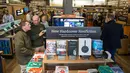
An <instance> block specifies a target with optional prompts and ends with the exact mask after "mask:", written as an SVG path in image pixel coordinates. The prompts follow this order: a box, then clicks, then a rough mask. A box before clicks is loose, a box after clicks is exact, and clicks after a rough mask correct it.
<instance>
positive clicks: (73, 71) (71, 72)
mask: <svg viewBox="0 0 130 73" xmlns="http://www.w3.org/2000/svg"><path fill="white" fill-rule="evenodd" d="M47 71H49V72H55V71H54V70H47ZM78 71H79V70H69V73H78ZM86 71H87V70H86Z"/></svg>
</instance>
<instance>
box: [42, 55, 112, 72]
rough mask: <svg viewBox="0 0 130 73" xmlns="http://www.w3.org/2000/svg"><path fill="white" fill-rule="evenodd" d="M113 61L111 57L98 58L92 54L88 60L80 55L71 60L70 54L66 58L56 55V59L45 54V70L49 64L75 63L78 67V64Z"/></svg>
mask: <svg viewBox="0 0 130 73" xmlns="http://www.w3.org/2000/svg"><path fill="white" fill-rule="evenodd" d="M110 62H113V61H112V60H111V59H96V58H95V57H94V56H91V57H90V58H89V59H88V60H83V59H81V57H80V56H77V59H76V60H70V59H69V56H66V59H65V60H58V56H54V59H52V60H48V59H47V56H44V60H43V65H42V66H43V71H45V70H46V66H47V64H53V65H55V66H57V64H60V65H63V64H73V65H75V67H76V64H106V63H110Z"/></svg>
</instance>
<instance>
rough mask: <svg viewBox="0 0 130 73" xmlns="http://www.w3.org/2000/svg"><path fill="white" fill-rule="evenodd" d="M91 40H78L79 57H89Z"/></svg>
mask: <svg viewBox="0 0 130 73" xmlns="http://www.w3.org/2000/svg"><path fill="white" fill-rule="evenodd" d="M91 42H92V40H91V38H79V55H83V56H90V55H91V44H92V43H91Z"/></svg>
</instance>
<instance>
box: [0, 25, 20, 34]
mask: <svg viewBox="0 0 130 73" xmlns="http://www.w3.org/2000/svg"><path fill="white" fill-rule="evenodd" d="M17 28H18V27H16V28H13V29H9V30H8V31H0V36H2V35H4V34H6V33H7V32H9V31H11V30H15V29H17Z"/></svg>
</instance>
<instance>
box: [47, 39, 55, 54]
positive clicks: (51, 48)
mask: <svg viewBox="0 0 130 73" xmlns="http://www.w3.org/2000/svg"><path fill="white" fill-rule="evenodd" d="M46 55H56V41H55V40H46Z"/></svg>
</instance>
